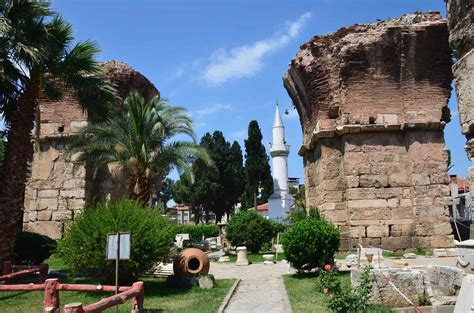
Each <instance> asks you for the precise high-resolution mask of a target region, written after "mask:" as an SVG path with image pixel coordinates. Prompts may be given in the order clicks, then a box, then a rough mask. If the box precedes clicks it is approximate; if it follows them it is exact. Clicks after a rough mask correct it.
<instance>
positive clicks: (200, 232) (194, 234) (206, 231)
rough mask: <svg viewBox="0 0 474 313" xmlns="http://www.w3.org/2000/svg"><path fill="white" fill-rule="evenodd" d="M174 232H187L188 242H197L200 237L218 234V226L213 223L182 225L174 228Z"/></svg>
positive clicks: (200, 239)
mask: <svg viewBox="0 0 474 313" xmlns="http://www.w3.org/2000/svg"><path fill="white" fill-rule="evenodd" d="M175 233H176V234H189V242H191V243H199V242H201V241H202V238H203V237H204V238H209V237H217V236H219V227H217V225H215V224H210V225H183V226H178V227H176V229H175Z"/></svg>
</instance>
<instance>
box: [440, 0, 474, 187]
mask: <svg viewBox="0 0 474 313" xmlns="http://www.w3.org/2000/svg"><path fill="white" fill-rule="evenodd" d="M446 11H447V13H448V28H449V44H450V46H451V48H452V49H453V54H454V56H455V58H456V62H455V63H454V65H453V67H452V70H453V75H454V82H455V85H456V94H457V99H458V112H459V119H460V122H461V131H462V133H463V135H465V136H466V141H467V142H466V152H467V156H468V158H469V160H471V161H474V1H473V0H448V1H446ZM469 180H470V183H471V186H474V166H472V167H470V168H469ZM471 190H472V187H471ZM471 195H474V192H472V193H471Z"/></svg>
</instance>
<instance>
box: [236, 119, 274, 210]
mask: <svg viewBox="0 0 474 313" xmlns="http://www.w3.org/2000/svg"><path fill="white" fill-rule="evenodd" d="M244 173H245V191H244V195H243V197H242V207H243V208H244V209H247V208H250V207H255V208H256V207H257V205H258V204H262V203H265V202H267V201H268V198H269V197H270V196H271V194H272V193H273V179H272V176H271V173H270V165H269V163H268V155H267V153H266V152H265V147H264V146H263V145H262V132H261V131H260V127H259V126H258V123H257V121H251V122H250V124H249V128H248V139H247V140H245V168H244ZM259 195H260V196H259Z"/></svg>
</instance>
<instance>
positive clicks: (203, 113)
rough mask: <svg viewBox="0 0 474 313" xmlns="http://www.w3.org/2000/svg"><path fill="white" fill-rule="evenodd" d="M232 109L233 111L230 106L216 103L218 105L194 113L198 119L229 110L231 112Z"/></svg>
mask: <svg viewBox="0 0 474 313" xmlns="http://www.w3.org/2000/svg"><path fill="white" fill-rule="evenodd" d="M231 109H232V106H231V105H230V104H222V103H216V104H213V105H208V106H206V107H203V108H201V109H199V110H196V111H194V113H195V114H196V115H197V116H198V117H203V116H206V115H210V114H214V113H218V112H221V111H228V110H231Z"/></svg>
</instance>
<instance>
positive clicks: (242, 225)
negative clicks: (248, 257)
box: [226, 210, 275, 253]
mask: <svg viewBox="0 0 474 313" xmlns="http://www.w3.org/2000/svg"><path fill="white" fill-rule="evenodd" d="M274 231H275V228H274V227H273V225H272V223H271V222H270V221H269V220H267V219H266V218H264V217H263V216H261V215H260V214H258V213H257V212H255V211H251V210H248V211H242V212H240V213H237V214H234V215H232V218H231V219H230V221H229V223H228V224H227V227H226V233H227V239H229V241H230V242H231V243H232V245H233V246H236V247H237V246H246V247H247V249H248V250H250V252H252V253H258V252H259V251H260V248H261V247H262V245H263V244H265V243H268V242H270V241H271V240H272V238H273V235H274Z"/></svg>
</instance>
